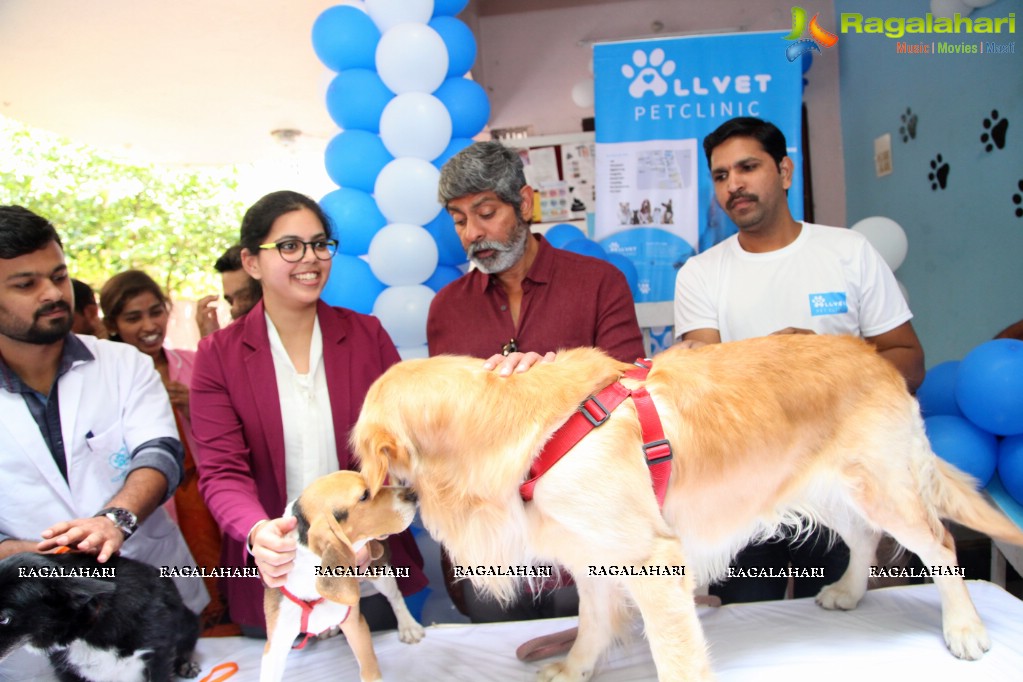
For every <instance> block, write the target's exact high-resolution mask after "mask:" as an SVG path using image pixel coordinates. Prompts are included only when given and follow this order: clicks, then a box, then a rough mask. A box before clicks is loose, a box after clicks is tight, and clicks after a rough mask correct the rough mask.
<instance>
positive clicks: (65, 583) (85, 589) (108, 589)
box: [53, 578, 117, 609]
mask: <svg viewBox="0 0 1023 682" xmlns="http://www.w3.org/2000/svg"><path fill="white" fill-rule="evenodd" d="M53 582H55V583H58V584H59V585H60V592H61V593H62V598H63V599H64V601H65V603H66V604H67V605H68V606H69V607H71V608H72V609H79V608H81V607H83V606H85V605H86V604H88V603H89V602H91V601H93V600H94V599H98V598H99V597H102V596H104V595H108V594H113V593H114V592H115V591H116V590H117V585H116V584H114V583H113V582H112V581H109V580H100V579H99V578H62V579H60V580H54V581H53Z"/></svg>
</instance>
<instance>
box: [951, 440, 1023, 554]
mask: <svg viewBox="0 0 1023 682" xmlns="http://www.w3.org/2000/svg"><path fill="white" fill-rule="evenodd" d="M934 460H935V461H934V463H935V467H936V470H935V472H934V474H935V475H934V483H935V487H936V490H935V492H936V493H937V494H936V495H935V496H934V499H935V500H936V502H937V506H938V510H939V512H940V514H941V516H942V517H943V518H946V519H950V520H952V521H955V522H956V523H959V524H962V525H964V526H966V527H967V528H972V529H973V530H975V531H977V532H979V533H984V534H985V535H987V536H989V537H991V538H994V539H995V540H1001V541H1002V542H1008V543H1010V544H1013V545H1017V546H1020V547H1023V530H1020V529H1019V528H1017V527H1016V524H1014V523H1013V522H1012V521H1011V520H1009V517H1007V516H1006V515H1005V514H1003V513H1002V512H1001V511H1000V510H998V509H996V508H995V507H993V506H992V505H991V504H989V503H988V502H987V501H986V500H985V499H984V498H983V497H982V496H981V494H980V493H979V492H977V482H976V480H974V479H973V477H971V476H969V475H967V474H964V473H963V472H962V471H960V470H959V469H957V468H955V467H954V466H952V465H951V464H948V463H947V462H945V461H944V460H942V459H941V458H939V457H935V458H934Z"/></svg>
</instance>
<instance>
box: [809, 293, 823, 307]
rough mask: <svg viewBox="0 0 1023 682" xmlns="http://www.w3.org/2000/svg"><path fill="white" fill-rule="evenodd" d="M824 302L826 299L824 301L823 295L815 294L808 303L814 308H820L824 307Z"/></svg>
mask: <svg viewBox="0 0 1023 682" xmlns="http://www.w3.org/2000/svg"><path fill="white" fill-rule="evenodd" d="M825 303H827V301H825V300H824V297H823V296H821V295H817V296H814V297H813V300H812V301H811V302H810V304H811V305H812V306H813V307H814V308H822V307H824V304H825Z"/></svg>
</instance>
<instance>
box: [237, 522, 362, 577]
mask: <svg viewBox="0 0 1023 682" xmlns="http://www.w3.org/2000/svg"><path fill="white" fill-rule="evenodd" d="M297 523H298V519H296V518H295V517H294V516H289V517H287V518H279V519H270V520H269V521H264V522H263V523H261V524H259V525H258V526H256V527H255V528H254V529H253V530H252V535H251V537H250V538H249V544H250V545H251V546H252V556H253V557H255V559H256V568H258V569H259V575H260V577H261V578H262V579H263V584H265V585H266V586H267V587H283V586H284V585H285V584H286V583H287V582H288V573H290V572H291V569H292V568H294V566H295V552H296V546H295V538H294V537H291V536H289V533H290V532H291V531H293V530H294V529H295V525H296V524H297ZM371 559H372V557H370V553H369V547H368V546H366V547H362V548H361V549H360V550H359V551H358V552H357V553H356V554H355V560H356V562H357V563H358V565H359V570H362V569H364V568H365V567H366V566H367V565H369V562H370V560H371Z"/></svg>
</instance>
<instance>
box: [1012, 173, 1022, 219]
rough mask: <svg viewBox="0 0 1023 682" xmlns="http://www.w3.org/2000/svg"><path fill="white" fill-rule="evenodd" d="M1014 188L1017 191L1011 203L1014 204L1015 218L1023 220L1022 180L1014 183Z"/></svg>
mask: <svg viewBox="0 0 1023 682" xmlns="http://www.w3.org/2000/svg"><path fill="white" fill-rule="evenodd" d="M1016 188H1017V189H1018V190H1019V191H1018V192H1016V193H1015V194H1013V195H1012V203H1014V204H1016V217H1017V218H1023V180H1020V181H1019V182H1018V183H1016Z"/></svg>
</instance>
